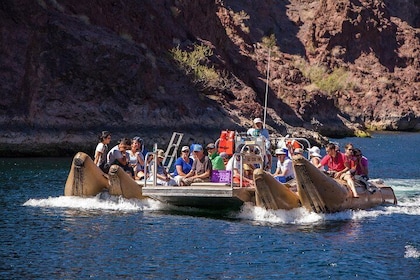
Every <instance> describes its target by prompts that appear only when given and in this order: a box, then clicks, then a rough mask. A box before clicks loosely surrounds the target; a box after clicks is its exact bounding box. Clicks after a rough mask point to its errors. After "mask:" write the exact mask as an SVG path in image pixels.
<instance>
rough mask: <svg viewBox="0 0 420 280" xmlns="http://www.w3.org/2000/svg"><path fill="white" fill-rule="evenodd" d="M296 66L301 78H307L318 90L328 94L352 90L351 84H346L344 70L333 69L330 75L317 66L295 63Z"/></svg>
mask: <svg viewBox="0 0 420 280" xmlns="http://www.w3.org/2000/svg"><path fill="white" fill-rule="evenodd" d="M296 66H297V67H298V68H299V70H300V71H301V72H302V74H303V76H305V77H306V78H308V79H309V80H310V81H311V83H313V84H315V85H316V86H317V87H318V88H319V89H320V90H322V91H325V92H327V93H329V94H331V93H333V92H336V91H341V90H346V89H349V88H352V87H353V86H352V84H351V83H350V82H348V78H349V75H348V72H347V71H346V70H345V69H344V68H335V69H334V70H333V71H332V72H331V73H328V71H327V69H326V68H325V67H323V66H319V65H310V66H308V65H307V64H306V63H302V62H301V61H299V62H297V63H296Z"/></svg>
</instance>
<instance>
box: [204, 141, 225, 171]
mask: <svg viewBox="0 0 420 280" xmlns="http://www.w3.org/2000/svg"><path fill="white" fill-rule="evenodd" d="M206 150H207V154H208V156H209V158H210V160H211V165H212V166H213V170H225V169H226V168H225V164H224V162H223V159H222V158H221V157H220V155H218V154H217V149H216V145H214V143H210V144H208V145H207V146H206Z"/></svg>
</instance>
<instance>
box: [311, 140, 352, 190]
mask: <svg viewBox="0 0 420 280" xmlns="http://www.w3.org/2000/svg"><path fill="white" fill-rule="evenodd" d="M325 149H326V151H327V154H326V155H325V156H324V157H323V158H322V159H321V162H320V163H319V165H318V166H317V167H318V168H320V167H322V166H327V167H328V171H329V173H331V174H332V175H333V177H334V178H336V179H342V180H345V181H347V184H348V185H349V187H350V189H351V191H352V192H353V197H359V195H358V194H357V192H356V187H355V185H354V180H353V176H352V175H351V172H350V170H351V166H350V165H351V164H348V163H347V164H346V161H348V160H347V158H346V155H344V154H343V153H341V152H340V151H338V150H337V146H336V145H335V144H334V143H328V145H327V147H326V148H325Z"/></svg>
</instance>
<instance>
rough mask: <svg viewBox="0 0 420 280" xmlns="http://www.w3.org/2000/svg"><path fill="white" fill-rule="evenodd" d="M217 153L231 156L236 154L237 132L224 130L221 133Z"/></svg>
mask: <svg viewBox="0 0 420 280" xmlns="http://www.w3.org/2000/svg"><path fill="white" fill-rule="evenodd" d="M217 151H218V152H219V154H220V153H221V152H225V153H226V154H228V155H229V156H232V155H233V153H234V152H235V131H229V130H223V131H222V132H221V133H220V138H219V143H218V146H217Z"/></svg>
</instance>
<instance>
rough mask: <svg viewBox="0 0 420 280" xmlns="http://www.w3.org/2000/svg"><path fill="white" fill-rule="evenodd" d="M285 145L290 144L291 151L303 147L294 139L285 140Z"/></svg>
mask: <svg viewBox="0 0 420 280" xmlns="http://www.w3.org/2000/svg"><path fill="white" fill-rule="evenodd" d="M286 146H287V147H289V146H291V147H292V148H293V149H292V151H294V150H295V149H303V145H302V144H301V143H299V141H296V140H286Z"/></svg>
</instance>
